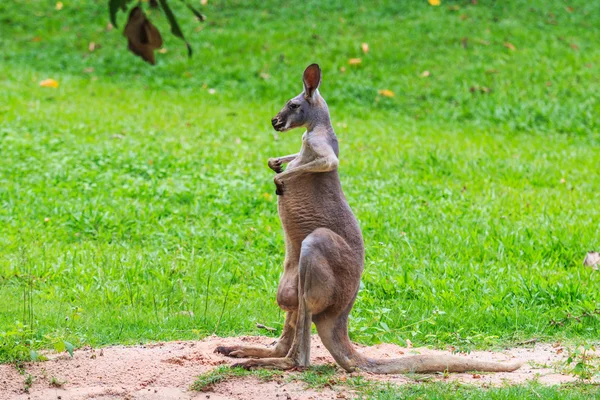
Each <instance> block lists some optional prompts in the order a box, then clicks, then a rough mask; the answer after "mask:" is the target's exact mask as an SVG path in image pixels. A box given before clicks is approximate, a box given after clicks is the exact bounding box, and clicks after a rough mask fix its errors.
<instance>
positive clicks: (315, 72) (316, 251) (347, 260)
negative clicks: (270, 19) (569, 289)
mask: <svg viewBox="0 0 600 400" xmlns="http://www.w3.org/2000/svg"><path fill="white" fill-rule="evenodd" d="M303 81H304V91H303V92H302V93H301V94H299V95H298V96H296V97H294V98H293V99H291V100H290V101H288V102H287V104H286V105H285V106H284V107H283V109H282V110H281V111H280V112H279V113H278V114H277V116H276V117H275V118H273V120H272V121H271V122H272V124H273V127H274V128H275V130H277V131H279V132H284V131H287V130H290V129H293V128H298V127H304V128H306V133H305V134H304V135H303V136H302V148H301V149H300V152H299V153H298V154H293V155H289V156H284V157H278V158H271V159H269V163H268V164H269V167H270V168H271V169H273V170H274V171H275V172H276V173H277V175H276V176H275V179H274V180H275V185H276V187H277V191H276V193H277V194H278V201H277V205H278V210H279V216H280V218H281V224H282V225H283V230H284V232H285V262H284V271H283V276H282V278H281V281H280V282H279V289H278V292H277V302H278V303H279V306H280V307H281V308H282V309H283V310H285V311H286V312H287V314H286V319H285V325H284V328H283V333H282V335H281V338H280V339H279V341H278V342H277V345H276V346H275V347H273V348H261V347H247V346H231V347H218V348H217V349H216V350H215V351H216V352H217V353H221V354H224V355H227V356H230V357H250V358H252V359H250V360H247V361H245V362H242V363H239V364H236V366H241V367H244V368H277V369H289V368H294V367H307V366H308V365H309V364H310V332H311V326H312V323H313V322H314V323H315V325H316V327H317V332H318V333H319V336H320V338H321V341H322V342H323V344H324V345H325V347H326V348H327V350H328V351H329V352H330V353H331V355H332V356H333V358H334V359H335V361H336V362H337V363H338V364H339V365H340V366H341V367H342V368H344V369H345V370H346V371H353V370H355V369H357V368H358V369H360V370H363V371H369V372H373V373H379V374H390V373H406V372H443V371H448V372H464V371H472V370H478V371H497V372H506V371H514V370H516V369H518V368H519V367H521V365H522V363H520V362H510V363H497V362H487V361H479V360H470V359H465V358H461V357H457V356H439V355H417V356H409V357H403V358H396V359H387V360H376V359H371V358H368V357H365V356H364V355H362V354H360V353H358V352H357V351H356V350H355V349H354V347H353V346H352V343H351V342H350V339H349V338H348V315H349V314H350V311H351V310H352V306H353V304H354V300H355V299H356V295H357V293H358V288H359V284H360V277H361V274H362V271H363V264H364V246H363V238H362V233H361V230H360V227H359V226H358V221H357V220H356V218H355V217H354V214H353V213H352V210H351V209H350V206H349V205H348V202H347V201H346V198H345V197H344V193H343V191H342V186H341V184H340V178H339V175H338V171H337V168H338V154H339V150H338V141H337V138H336V136H335V133H334V132H333V127H332V126H331V120H330V117H329V110H328V108H327V104H326V103H325V100H324V99H323V98H322V97H321V95H320V94H319V91H318V88H319V85H320V83H321V69H320V68H319V66H318V65H317V64H312V65H310V66H308V67H307V68H306V70H305V71H304V75H303ZM284 163H288V167H287V169H286V170H285V171H283V172H282V168H281V167H282V165H283V164H284Z"/></svg>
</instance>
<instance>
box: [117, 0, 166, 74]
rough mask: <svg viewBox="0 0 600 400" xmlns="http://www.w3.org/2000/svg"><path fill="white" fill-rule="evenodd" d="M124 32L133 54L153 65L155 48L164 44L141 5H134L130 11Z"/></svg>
mask: <svg viewBox="0 0 600 400" xmlns="http://www.w3.org/2000/svg"><path fill="white" fill-rule="evenodd" d="M123 34H124V35H125V36H126V37H127V44H128V48H129V50H131V52H132V53H133V54H135V55H137V56H140V57H141V58H142V59H143V60H145V61H146V62H149V63H150V64H152V65H154V64H155V63H156V60H155V58H154V50H156V49H158V48H160V47H161V46H162V44H163V41H162V37H161V35H160V32H159V31H158V29H156V27H155V26H154V25H152V22H150V21H149V20H148V18H146V14H144V11H142V8H141V7H140V6H136V7H134V8H133V9H132V10H131V12H130V13H129V19H128V21H127V25H126V26H125V29H124V30H123Z"/></svg>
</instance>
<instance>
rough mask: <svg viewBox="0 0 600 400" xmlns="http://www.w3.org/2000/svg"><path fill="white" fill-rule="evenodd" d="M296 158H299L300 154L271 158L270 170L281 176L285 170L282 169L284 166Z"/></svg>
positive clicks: (269, 162)
mask: <svg viewBox="0 0 600 400" xmlns="http://www.w3.org/2000/svg"><path fill="white" fill-rule="evenodd" d="M296 157H298V153H296V154H290V155H289V156H283V157H275V158H269V161H268V163H267V164H268V165H269V168H271V169H272V170H273V171H275V172H277V173H278V174H280V173H281V172H282V171H283V169H282V168H281V167H282V166H283V164H287V163H289V162H292V161H294V159H295V158H296Z"/></svg>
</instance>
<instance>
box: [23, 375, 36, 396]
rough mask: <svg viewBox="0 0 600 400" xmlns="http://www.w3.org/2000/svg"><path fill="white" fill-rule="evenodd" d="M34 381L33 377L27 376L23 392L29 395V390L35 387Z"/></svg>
mask: <svg viewBox="0 0 600 400" xmlns="http://www.w3.org/2000/svg"><path fill="white" fill-rule="evenodd" d="M33 380H34V377H33V375H31V374H27V376H26V377H25V381H23V391H24V392H25V393H29V389H31V386H32V385H33Z"/></svg>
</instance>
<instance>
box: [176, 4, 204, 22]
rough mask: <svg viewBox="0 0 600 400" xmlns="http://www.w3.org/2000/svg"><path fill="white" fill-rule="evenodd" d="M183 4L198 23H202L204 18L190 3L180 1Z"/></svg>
mask: <svg viewBox="0 0 600 400" xmlns="http://www.w3.org/2000/svg"><path fill="white" fill-rule="evenodd" d="M181 2H182V3H183V4H185V6H186V7H187V8H188V9H189V10H190V11H191V12H192V13H193V14H194V15H195V16H196V18H198V19H199V20H200V21H204V20H205V19H206V17H205V16H204V15H203V14H202V13H201V12H200V11H198V10H196V9H195V8H194V7H193V6H192V5H191V4H190V3H188V2H187V1H185V0H181Z"/></svg>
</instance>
